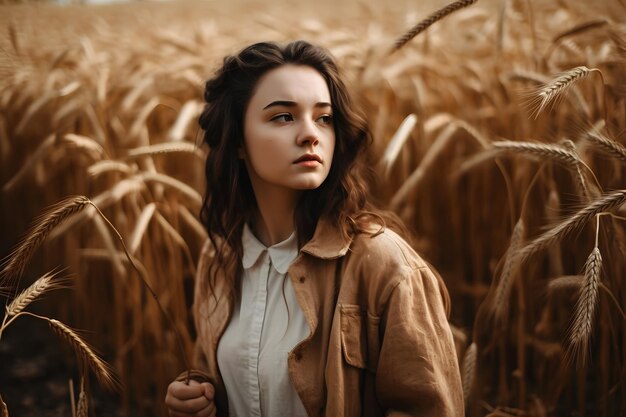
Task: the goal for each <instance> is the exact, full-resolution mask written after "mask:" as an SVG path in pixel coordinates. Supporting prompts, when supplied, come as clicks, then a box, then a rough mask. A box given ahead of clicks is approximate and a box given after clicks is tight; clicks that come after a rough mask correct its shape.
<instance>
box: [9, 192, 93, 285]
mask: <svg viewBox="0 0 626 417" xmlns="http://www.w3.org/2000/svg"><path fill="white" fill-rule="evenodd" d="M88 204H89V199H88V198H86V197H83V196H72V197H68V198H66V199H65V200H63V201H61V202H59V203H57V204H55V205H53V206H52V207H51V208H50V209H49V210H48V211H46V212H45V213H44V214H43V215H42V216H40V217H39V219H38V220H37V221H35V223H34V225H33V226H32V227H31V228H30V230H29V231H28V233H27V235H26V237H25V238H24V239H23V240H22V241H21V242H20V243H19V244H18V245H17V247H16V248H15V249H14V250H13V251H12V252H11V254H9V255H8V256H7V258H5V259H6V260H5V261H3V265H2V271H0V283H2V282H3V281H5V280H7V279H10V278H12V277H17V278H19V277H20V276H22V274H23V273H24V268H25V267H26V265H27V264H28V262H29V261H30V259H31V258H32V256H33V254H34V253H35V251H36V250H37V248H39V247H40V246H41V244H42V243H43V241H44V240H45V239H46V237H47V236H48V234H49V233H50V232H51V231H52V230H53V229H55V228H56V227H57V226H58V225H59V224H61V223H62V222H63V221H64V220H65V219H67V218H68V217H70V216H72V215H73V214H76V213H78V212H80V211H81V210H83V209H84V208H85V207H87V205H88Z"/></svg>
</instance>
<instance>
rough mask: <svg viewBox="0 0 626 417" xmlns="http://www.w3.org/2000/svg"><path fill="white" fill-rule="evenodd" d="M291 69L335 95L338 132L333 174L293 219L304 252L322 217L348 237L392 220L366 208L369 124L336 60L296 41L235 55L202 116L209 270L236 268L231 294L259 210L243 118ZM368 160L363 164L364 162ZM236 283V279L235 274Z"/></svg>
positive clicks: (217, 78)
mask: <svg viewBox="0 0 626 417" xmlns="http://www.w3.org/2000/svg"><path fill="white" fill-rule="evenodd" d="M286 64H293V65H305V66H309V67H312V68H314V69H315V70H317V72H319V73H320V74H321V76H322V77H323V78H324V80H325V81H326V84H327V86H328V90H329V92H330V97H331V104H332V110H333V124H334V129H335V150H334V156H333V161H332V165H331V168H330V172H329V174H328V176H327V178H326V180H325V181H324V182H323V183H322V184H321V186H319V187H318V188H316V189H312V190H305V191H304V192H303V193H302V196H301V197H300V200H299V202H298V205H297V207H296V211H295V218H294V224H295V228H296V232H297V236H298V244H299V247H302V245H303V244H304V243H306V242H307V241H308V240H310V239H311V237H312V236H313V232H314V231H315V227H316V225H317V222H318V220H319V219H320V218H321V217H322V216H324V217H325V218H326V219H328V220H329V221H331V222H332V223H333V224H334V225H335V226H336V227H337V228H338V229H339V230H340V232H341V233H342V234H343V235H344V236H346V237H347V236H348V235H350V234H354V233H360V232H364V230H365V224H366V222H367V220H366V217H371V216H376V217H378V218H379V219H380V220H381V221H382V225H381V226H384V224H385V221H386V220H390V221H391V223H394V224H395V223H397V222H396V221H395V220H397V219H396V218H394V217H393V216H389V215H388V214H385V213H383V212H379V211H377V210H375V209H374V208H373V207H371V206H370V204H369V203H368V194H367V188H366V182H365V181H364V179H363V170H362V166H361V165H363V161H364V156H365V155H364V153H365V150H366V147H367V145H368V144H369V143H370V142H371V138H370V133H369V130H368V127H367V123H366V121H365V119H364V117H363V116H362V115H361V114H360V113H359V112H358V111H357V110H356V106H355V104H354V103H353V100H352V98H351V97H350V94H349V93H348V90H347V88H346V86H345V84H344V82H343V81H342V79H341V77H340V73H339V69H338V67H337V64H336V63H335V61H334V59H333V57H332V56H331V54H330V53H329V52H328V51H327V50H325V49H324V48H321V47H319V46H315V45H312V44H310V43H308V42H305V41H296V42H291V43H288V44H286V45H284V46H281V45H279V44H276V43H271V42H261V43H256V44H253V45H250V46H248V47H246V48H245V49H243V50H241V51H240V52H239V53H238V54H237V55H233V56H227V57H226V58H224V62H223V65H222V66H221V67H220V68H219V69H218V70H217V72H216V73H215V75H214V76H213V77H212V78H211V79H209V80H208V81H207V82H206V88H205V93H204V99H205V100H206V105H205V107H204V110H203V111H202V114H201V115H200V119H199V122H200V126H201V128H202V129H203V130H204V142H205V143H206V144H207V145H208V146H209V154H208V157H207V160H206V167H205V175H206V193H205V197H204V204H203V206H202V211H201V213H200V217H201V220H202V223H203V224H204V226H205V227H206V230H207V231H208V234H209V238H210V239H211V242H212V244H213V247H214V248H215V256H214V257H213V261H212V263H211V268H210V269H209V277H210V279H212V278H211V277H213V276H214V274H213V273H212V270H214V268H220V267H223V268H226V270H231V271H232V269H230V268H229V267H234V268H235V271H236V273H235V276H231V277H228V279H233V280H235V281H234V282H232V284H233V285H231V286H230V288H233V289H234V288H238V287H239V283H238V281H239V280H238V278H237V277H239V276H241V273H242V267H241V259H242V256H243V247H242V243H241V235H242V232H243V226H244V224H245V223H246V222H251V221H252V220H253V218H254V214H255V210H256V209H257V204H256V200H255V196H254V192H253V190H252V185H251V183H250V179H249V177H248V172H247V170H246V167H245V164H244V161H243V160H242V159H240V158H239V153H238V150H239V149H240V148H241V147H242V146H243V143H244V138H243V132H244V115H245V110H246V108H247V105H248V103H249V101H250V99H251V97H252V95H253V94H254V91H255V88H256V85H257V83H258V81H259V79H260V78H261V77H262V76H263V75H264V74H266V73H267V72H268V71H270V70H272V69H275V68H277V67H280V66H282V65H286ZM362 155H363V157H361V156H362ZM231 275H232V274H231Z"/></svg>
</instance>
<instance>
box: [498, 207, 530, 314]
mask: <svg viewBox="0 0 626 417" xmlns="http://www.w3.org/2000/svg"><path fill="white" fill-rule="evenodd" d="M524 231H525V226H524V220H523V219H522V218H520V219H519V220H518V221H517V223H516V224H515V227H514V228H513V233H512V234H511V243H510V244H509V248H508V250H507V252H506V258H505V259H504V266H503V267H502V274H501V275H500V281H499V282H498V286H497V287H496V291H495V294H494V299H493V300H494V301H493V304H492V305H493V313H494V316H495V317H496V319H497V320H502V319H503V318H504V313H505V312H506V311H507V310H508V306H509V297H510V295H511V288H512V284H513V277H514V276H515V272H516V271H517V266H518V265H519V262H518V261H519V258H518V257H517V256H515V254H516V253H517V251H518V250H519V248H520V246H521V244H522V240H523V238H524Z"/></svg>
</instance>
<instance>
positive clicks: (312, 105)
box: [241, 65, 335, 193]
mask: <svg viewBox="0 0 626 417" xmlns="http://www.w3.org/2000/svg"><path fill="white" fill-rule="evenodd" d="M331 104H332V103H331V101H330V93H329V91H328V86H327V85H326V81H325V80H324V78H323V77H322V76H321V75H320V74H319V73H318V72H317V71H316V70H315V69H313V68H311V67H308V66H303V65H283V66H281V67H278V68H275V69H273V70H271V71H269V72H267V73H266V74H264V75H263V76H262V77H261V78H260V79H259V81H258V84H257V86H256V91H255V92H254V95H253V96H252V97H251V99H250V102H249V104H248V107H247V109H246V114H245V118H244V148H243V149H242V150H241V151H242V157H243V158H244V159H245V163H246V167H247V169H248V173H249V175H250V180H251V182H252V186H253V187H254V189H255V192H257V193H258V191H263V189H265V190H268V187H270V188H277V187H278V188H284V189H288V190H309V189H314V188H317V187H319V186H320V185H321V184H322V182H324V180H325V179H326V177H327V176H328V172H329V171H330V166H331V163H332V160H333V151H334V149H335V130H334V128H333V119H332V106H331ZM268 191H269V190H268Z"/></svg>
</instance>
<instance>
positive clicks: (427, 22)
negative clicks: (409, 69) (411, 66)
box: [389, 0, 477, 54]
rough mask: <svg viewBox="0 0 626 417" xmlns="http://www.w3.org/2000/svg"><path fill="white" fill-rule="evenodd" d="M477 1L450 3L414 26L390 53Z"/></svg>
mask: <svg viewBox="0 0 626 417" xmlns="http://www.w3.org/2000/svg"><path fill="white" fill-rule="evenodd" d="M476 1H477V0H457V1H455V2H454V3H450V4H448V5H447V6H445V7H444V8H442V9H439V10H437V11H436V12H435V13H433V14H431V15H430V16H428V17H427V18H426V19H424V20H422V21H421V22H419V23H418V24H416V25H415V26H413V27H412V28H411V29H409V30H408V31H407V32H406V33H405V34H404V35H402V36H401V37H400V38H398V39H397V40H396V42H395V43H394V45H393V48H392V49H391V51H390V52H389V53H390V54H392V53H394V52H395V51H397V50H398V49H400V48H402V47H403V46H404V45H406V44H407V43H408V42H409V41H410V40H411V39H413V38H414V37H416V36H417V35H419V34H420V33H421V32H423V31H425V30H426V29H428V28H429V27H430V26H431V25H433V24H434V23H435V22H437V21H439V20H441V19H443V18H444V17H446V16H447V15H449V14H450V13H452V12H455V11H457V10H459V9H462V8H464V7H467V6H470V5H472V4H474V3H476Z"/></svg>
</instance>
